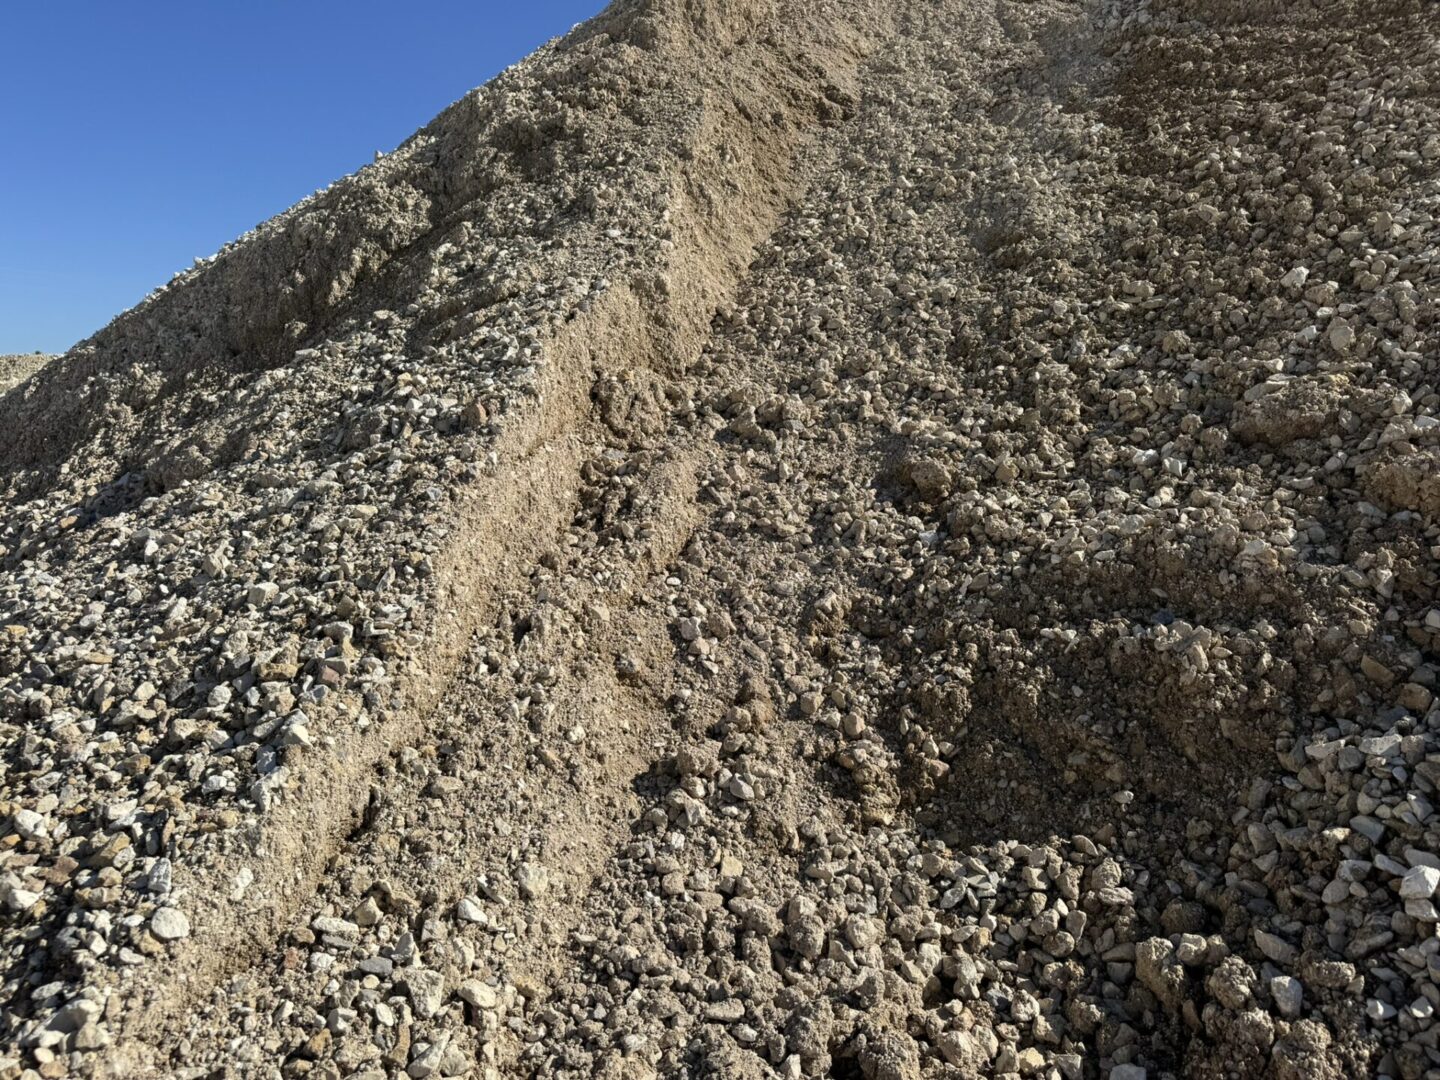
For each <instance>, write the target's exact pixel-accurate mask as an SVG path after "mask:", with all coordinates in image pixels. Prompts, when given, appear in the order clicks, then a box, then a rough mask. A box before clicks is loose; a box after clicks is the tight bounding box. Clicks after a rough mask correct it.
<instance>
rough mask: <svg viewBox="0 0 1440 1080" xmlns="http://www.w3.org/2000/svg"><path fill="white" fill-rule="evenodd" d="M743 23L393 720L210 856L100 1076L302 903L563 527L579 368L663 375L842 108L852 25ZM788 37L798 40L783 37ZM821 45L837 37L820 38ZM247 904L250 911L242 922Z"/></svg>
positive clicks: (499, 496)
mask: <svg viewBox="0 0 1440 1080" xmlns="http://www.w3.org/2000/svg"><path fill="white" fill-rule="evenodd" d="M656 6H659V5H656ZM761 8H762V9H763V8H764V6H761ZM690 10H691V11H692V12H693V13H700V14H706V13H707V12H711V10H712V9H710V8H707V7H706V6H705V5H700V6H692V7H691V8H690ZM736 10H740V9H734V8H732V9H731V14H732V16H733V12H735V11H736ZM744 10H749V9H744ZM757 22H758V24H759V25H758V26H757V29H756V31H755V35H756V36H755V37H754V38H752V39H750V41H749V42H748V43H747V44H745V45H743V46H739V48H738V50H737V52H736V54H735V55H733V56H731V57H730V58H729V63H731V64H732V65H733V67H732V69H731V72H732V75H733V78H732V79H731V81H730V90H729V92H726V93H722V92H714V91H712V92H710V93H708V94H707V98H706V103H705V118H706V119H705V123H704V124H703V125H702V127H701V128H700V130H698V131H697V132H695V133H694V134H693V136H692V139H691V143H690V146H691V150H692V156H691V159H690V162H689V164H688V165H687V166H686V167H684V168H683V169H681V170H679V172H678V174H677V175H676V176H675V178H674V181H673V195H672V206H671V207H670V213H671V217H672V223H673V225H674V232H675V237H676V240H675V247H674V250H673V252H672V253H671V257H670V261H669V273H668V274H667V275H666V279H665V280H664V281H662V282H658V283H647V284H648V286H649V287H648V288H647V289H646V292H647V293H651V295H644V294H642V293H641V292H640V291H638V290H632V289H630V288H617V289H616V290H614V291H612V293H611V294H610V295H609V296H608V297H607V298H605V299H604V300H602V301H601V302H600V303H599V304H598V305H597V306H596V307H595V308H594V309H593V310H592V311H591V312H590V313H588V314H587V315H586V316H584V317H582V318H581V319H579V320H577V321H575V322H574V323H572V324H571V325H570V326H568V327H567V328H566V329H565V330H564V331H562V332H561V333H560V334H559V335H557V337H556V338H555V340H554V341H553V342H552V343H551V344H550V346H549V349H548V350H547V351H548V354H549V358H548V362H547V366H546V376H545V388H544V391H543V393H542V395H541V405H540V406H539V407H538V408H537V409H535V410H533V411H532V412H531V413H529V414H528V415H527V416H525V418H524V419H523V420H521V421H520V422H519V423H517V424H515V425H514V426H513V427H511V428H510V429H509V430H508V431H507V432H506V433H505V435H504V436H503V438H504V443H503V449H502V451H501V454H500V463H499V465H498V467H497V470H496V472H495V474H494V475H493V476H492V477H490V478H489V479H488V480H486V481H485V482H484V483H483V484H480V485H477V487H476V489H475V490H474V491H473V492H472V493H471V494H469V495H468V496H467V497H466V507H467V508H466V509H465V510H464V511H463V512H462V514H461V515H460V519H459V521H458V522H457V525H456V527H455V528H454V530H453V532H452V534H451V539H450V541H449V543H448V545H447V549H446V551H445V553H444V555H443V556H442V559H441V560H440V567H441V568H440V572H439V577H440V580H441V581H442V582H445V587H446V589H447V591H448V603H446V604H444V605H443V608H442V610H441V612H439V613H437V617H436V621H435V623H434V625H433V626H432V627H431V629H430V631H429V634H428V640H427V641H426V643H425V650H426V653H427V656H428V659H427V660H426V662H425V663H424V664H423V665H422V666H421V667H420V668H419V669H418V670H417V671H415V672H414V673H413V674H412V675H411V677H410V678H409V679H408V680H407V683H408V686H407V694H408V704H407V705H406V707H405V709H404V711H403V713H402V714H401V716H400V717H399V718H398V719H396V720H394V721H391V722H388V723H386V724H384V725H381V727H380V730H379V732H377V733H372V734H368V735H361V736H358V737H355V738H351V739H342V740H341V741H340V742H339V744H338V745H337V746H336V748H335V752H334V753H333V755H330V756H329V759H328V760H325V761H323V763H321V762H317V763H315V764H313V765H311V766H309V767H307V768H305V769H304V771H303V773H302V775H301V777H300V779H299V781H298V783H297V789H298V790H299V791H301V792H303V795H301V796H300V797H298V798H294V799H292V800H290V801H289V802H288V803H286V804H282V805H281V806H280V807H279V808H277V810H276V811H275V812H274V813H273V816H272V818H271V820H270V822H269V823H267V825H266V827H265V830H264V832H263V834H262V835H261V836H258V837H254V838H253V841H252V846H251V850H252V852H253V853H254V857H250V858H242V859H234V860H225V861H224V862H222V863H221V864H220V865H218V866H216V867H214V868H213V869H211V870H209V871H207V872H204V873H202V874H197V875H196V880H195V883H194V885H193V886H192V889H191V897H192V900H191V902H192V903H193V904H194V905H195V907H194V919H193V921H194V924H195V926H196V927H197V931H196V933H195V935H194V937H193V938H192V939H191V940H190V941H188V942H187V943H185V945H184V946H183V947H182V948H181V949H180V950H179V951H178V952H177V954H176V955H175V956H174V958H173V961H172V963H171V964H170V965H169V969H168V971H167V974H166V979H165V980H164V983H163V984H162V985H152V986H150V987H148V988H147V990H148V993H147V994H146V997H145V998H144V1000H143V1003H142V1002H140V1001H137V1002H132V1005H131V1007H130V1008H129V1010H128V1011H127V1013H126V1015H125V1016H124V1017H123V1018H121V1023H122V1024H123V1027H122V1028H121V1044H120V1045H118V1046H117V1047H116V1048H114V1049H112V1050H111V1051H110V1053H109V1054H108V1055H107V1058H108V1061H109V1067H110V1071H111V1074H112V1075H130V1074H133V1073H134V1072H135V1071H136V1070H137V1069H138V1068H139V1067H140V1065H139V1062H140V1061H141V1060H143V1057H144V1053H143V1051H139V1052H137V1050H136V1046H137V1045H139V1043H140V1042H142V1041H143V1040H144V1039H145V1037H146V1035H147V1033H150V1032H154V1031H157V1030H162V1029H163V1028H164V1026H165V1025H166V1024H167V1022H168V1021H169V1020H170V1019H171V1018H172V1017H174V1016H175V1015H177V1013H179V1012H180V1011H182V1010H184V1009H186V1008H187V1007H188V1006H189V1005H190V1003H192V1002H193V1001H194V1000H195V998H196V996H197V995H198V994H200V993H203V992H204V990H205V989H206V988H207V987H208V986H209V985H211V984H213V983H214V981H215V980H216V979H217V978H218V977H219V976H220V975H221V973H223V972H224V971H225V970H227V969H230V968H233V967H234V966H235V965H236V964H237V963H239V962H241V961H242V958H243V957H245V956H247V955H253V953H254V950H255V948H256V945H257V944H258V943H263V942H265V941H267V940H268V939H270V938H271V937H272V936H273V934H274V932H275V931H276V930H277V929H278V927H279V926H281V925H282V924H283V922H284V916H286V915H287V914H288V913H289V912H291V911H293V909H294V907H295V905H296V904H297V903H299V901H300V900H301V899H302V898H303V897H304V896H307V895H309V894H310V893H311V892H312V891H313V890H314V887H315V883H316V881H317V880H318V877H319V875H320V873H321V872H322V870H323V867H324V865H325V862H326V859H327V858H328V857H329V855H330V854H331V852H332V851H333V850H334V847H335V845H336V844H337V843H338V842H339V841H340V840H341V839H342V838H343V837H344V835H345V834H346V833H347V832H348V831H349V829H350V828H351V827H352V823H353V822H354V821H355V820H356V819H357V818H358V817H359V814H360V811H361V809H362V806H363V802H364V799H365V797H366V795H367V791H368V789H367V787H366V785H365V783H364V782H363V778H364V777H365V776H366V775H367V773H368V770H369V769H370V768H371V767H372V765H373V763H374V762H375V761H376V760H377V759H378V758H379V757H380V756H381V755H383V754H384V753H385V752H387V751H388V750H390V749H392V748H393V747H395V746H397V745H401V744H404V743H406V742H409V741H411V740H413V739H414V738H415V737H416V736H417V734H418V733H419V732H420V731H422V730H423V729H424V717H425V716H426V715H427V713H428V711H429V710H430V709H431V708H433V706H434V704H435V702H436V701H437V700H438V699H439V696H440V694H441V693H442V691H443V689H444V687H445V685H446V684H447V682H448V680H449V679H450V678H451V676H452V674H453V672H454V669H455V665H456V663H457V662H458V661H459V659H460V658H461V657H462V656H463V652H464V647H465V644H466V642H467V640H468V638H469V635H470V633H471V631H472V630H473V628H474V627H475V626H476V625H477V624H478V623H479V622H480V621H481V620H482V619H483V618H484V617H485V616H486V614H487V613H488V612H489V610H490V606H491V601H492V599H493V597H494V594H495V590H496V588H497V586H498V585H499V584H500V583H501V582H503V581H504V580H505V579H506V578H507V576H509V575H512V574H514V573H515V571H516V570H517V569H518V568H519V567H521V566H523V565H524V564H525V562H526V559H527V555H528V554H529V553H530V552H531V551H532V550H533V549H534V547H535V545H536V543H537V541H538V540H539V539H540V538H541V537H543V536H544V535H546V534H547V533H548V532H551V531H553V530H554V528H555V527H556V526H558V525H559V523H560V522H561V521H562V520H563V512H564V509H565V508H566V507H568V506H569V505H571V502H572V500H573V495H574V490H575V487H576V485H577V483H578V473H577V468H578V464H579V462H578V459H577V458H576V456H575V452H574V439H573V438H571V437H568V436H567V435H566V433H567V432H571V431H574V430H575V427H576V426H577V421H578V419H579V416H580V415H581V412H582V410H583V409H584V408H585V406H586V404H587V401H588V398H589V394H590V389H591V385H592V381H593V377H594V374H595V372H596V371H597V370H599V371H602V372H603V371H612V372H613V371H624V370H625V369H626V368H627V367H631V366H650V367H654V368H658V369H660V370H665V369H667V368H669V367H670V366H671V365H672V363H673V362H674V360H675V359H677V358H682V357H685V356H691V355H695V354H697V353H698V350H699V348H700V346H701V343H702V341H703V336H704V332H705V328H706V327H707V325H708V323H709V320H710V317H711V313H712V312H713V310H714V308H715V305H716V304H717V302H718V301H719V299H720V298H721V297H722V296H724V295H725V294H726V292H727V291H728V290H729V289H730V288H731V287H732V286H733V284H734V282H735V281H736V279H737V278H738V275H739V274H740V272H741V271H742V270H743V268H744V266H745V264H746V262H747V259H748V254H749V252H750V251H751V250H752V248H753V246H754V245H755V244H756V243H757V242H758V241H759V240H760V239H762V238H763V237H764V235H765V234H766V232H767V231H768V229H769V228H770V227H771V226H772V224H773V222H774V221H775V220H776V218H777V215H778V213H779V211H780V209H781V208H782V207H783V205H784V201H785V199H786V198H788V197H790V196H791V195H792V194H793V191H792V190H791V181H790V179H789V176H788V165H789V162H790V161H791V159H792V156H793V154H794V152H795V151H796V149H797V148H798V147H799V145H801V142H802V141H803V139H804V138H805V136H806V133H807V131H808V130H810V129H811V128H812V127H813V126H814V125H815V124H817V123H819V122H821V121H823V120H826V119H832V118H834V117H835V116H837V115H839V114H840V113H842V112H843V111H844V108H845V106H844V99H845V97H846V91H845V89H844V87H846V85H847V83H848V82H849V80H850V79H851V77H852V76H853V73H854V70H855V67H856V65H857V64H858V62H859V60H860V59H861V57H862V55H863V53H864V51H865V43H866V39H865V37H864V36H863V35H862V33H861V32H860V30H859V28H857V27H847V28H837V27H835V26H833V25H831V24H829V23H828V22H827V21H826V20H825V19H819V18H816V17H815V15H814V13H813V12H806V13H803V18H802V19H801V20H800V21H796V12H794V11H793V10H790V11H780V10H778V9H770V10H769V11H768V12H767V13H764V15H763V20H757ZM705 25H706V24H704V23H703V22H702V24H701V29H704V26H705ZM802 27H803V29H804V31H805V34H806V35H807V36H799V31H800V28H802ZM787 28H788V29H790V30H794V31H796V34H795V35H794V36H792V35H789V34H786V33H785V32H784V31H785V29H787ZM832 34H833V35H834V37H835V39H836V40H828V38H829V36H830V35H832ZM683 40H684V47H685V48H688V49H693V50H694V55H693V56H692V57H691V58H690V61H689V62H701V63H704V62H708V61H709V60H710V59H715V58H712V57H708V56H707V50H708V48H709V46H707V44H706V43H705V42H704V41H703V40H696V39H693V38H686V39H683ZM782 41H783V44H782V43H781V42H782ZM677 62H678V61H677ZM796 69H799V70H796ZM837 97H838V98H840V99H841V100H840V101H836V100H835V98H837ZM747 117H749V118H755V117H764V118H766V122H760V123H755V122H752V119H747ZM652 290H653V292H652ZM656 292H658V294H659V296H660V297H661V299H659V300H658V302H657V301H656V300H655V299H653V298H652V297H653V293H656ZM241 869H248V870H249V871H250V872H251V873H252V874H253V880H252V883H251V885H250V887H249V890H248V892H247V897H248V899H247V901H246V904H245V906H244V908H243V909H241V908H238V907H237V905H235V904H234V903H233V902H232V901H231V900H230V899H229V896H230V893H231V888H232V886H231V883H232V882H233V881H234V880H235V875H236V874H237V873H238V872H239V871H240V870H241ZM261 902H263V903H264V905H265V907H264V909H263V911H261V910H256V907H257V906H258V904H259V903H261ZM132 1040H133V1041H132Z"/></svg>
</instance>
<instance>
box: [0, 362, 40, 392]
mask: <svg viewBox="0 0 1440 1080" xmlns="http://www.w3.org/2000/svg"><path fill="white" fill-rule="evenodd" d="M52 359H53V357H49V356H46V355H44V354H43V353H26V354H25V355H23V356H0V394H3V393H5V392H6V391H8V390H11V389H13V388H14V387H16V386H19V385H20V384H21V383H22V382H24V381H25V380H26V379H28V378H30V376H31V375H34V374H35V373H36V372H37V371H39V370H40V369H41V368H43V367H44V366H45V365H46V364H48V363H49V362H50V361H51V360H52Z"/></svg>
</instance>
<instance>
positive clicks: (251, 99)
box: [0, 0, 605, 353]
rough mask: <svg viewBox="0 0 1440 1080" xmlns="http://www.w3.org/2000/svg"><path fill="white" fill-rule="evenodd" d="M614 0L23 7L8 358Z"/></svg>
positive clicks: (166, 0)
mask: <svg viewBox="0 0 1440 1080" xmlns="http://www.w3.org/2000/svg"><path fill="white" fill-rule="evenodd" d="M604 7H605V0H525V2H523V3H519V4H504V3H494V2H492V0H469V2H463V0H406V2H403V3H402V2H395V0H392V2H389V3H383V2H379V0H186V2H178V0H141V2H138V3H125V2H117V0H12V2H8V3H4V4H3V11H0V353H12V352H33V351H35V350H37V349H38V350H42V351H45V352H60V351H63V350H64V349H66V348H68V347H69V346H70V345H72V344H74V343H75V342H77V341H80V340H82V339H84V338H86V337H88V336H89V335H90V334H92V333H94V332H95V331H96V330H98V329H100V328H101V327H102V326H104V325H105V324H106V323H107V322H109V321H110V319H111V318H113V317H114V316H115V315H118V314H119V313H120V312H121V311H123V310H125V309H126V308H128V307H130V306H132V305H133V304H135V303H136V302H137V301H138V300H140V299H141V298H142V297H143V296H144V295H145V294H146V293H148V292H149V291H150V290H151V289H153V288H154V287H155V286H157V285H160V284H162V283H163V282H165V281H166V280H168V279H169V278H170V277H171V275H173V274H174V273H175V272H176V271H177V270H180V269H183V268H184V267H187V266H189V265H190V263H191V262H193V261H194V260H195V259H196V258H197V257H199V256H203V255H209V254H211V253H213V252H214V251H215V250H216V249H217V248H219V247H220V246H221V245H222V244H224V243H225V242H227V241H229V240H232V239H234V238H235V237H236V236H238V235H239V234H240V233H242V232H244V231H245V230H247V229H249V228H252V227H253V226H255V225H257V224H258V223H260V222H261V221H264V220H265V219H266V218H268V217H270V216H271V215H273V214H276V213H278V212H279V211H281V210H284V209H285V208H286V207H287V206H290V205H291V204H292V203H295V202H296V201H298V200H299V199H301V198H302V197H304V196H305V195H307V194H309V193H310V192H311V191H314V190H315V189H316V188H318V187H323V186H324V185H325V184H328V183H329V182H330V181H332V180H335V179H338V178H339V177H341V176H343V175H345V174H346V173H349V172H353V171H354V170H355V169H357V168H359V167H360V166H361V165H364V164H365V163H366V162H368V161H370V160H371V158H372V157H373V156H374V153H375V151H376V150H391V149H393V148H394V147H395V146H397V145H398V144H399V143H401V142H403V141H404V140H405V139H406V138H407V137H408V136H409V135H410V134H411V133H413V132H414V131H415V130H416V129H417V128H419V127H421V126H422V125H423V124H425V122H426V121H428V120H429V119H430V118H431V117H432V116H434V115H435V114H436V113H438V112H439V111H440V110H441V109H443V108H444V107H445V106H446V105H448V104H449V103H450V102H452V101H454V100H455V99H457V98H459V97H461V96H462V95H463V94H464V93H465V92H466V91H467V90H470V89H471V88H473V87H475V86H479V85H480V84H481V83H483V82H486V81H487V80H488V79H490V78H491V77H492V76H493V75H495V74H496V73H497V72H499V71H501V70H502V69H504V68H505V67H508V66H509V65H510V64H513V63H514V62H515V61H517V60H519V59H521V58H522V57H523V56H525V55H526V54H527V53H529V52H530V51H531V50H532V49H534V48H535V47H536V46H537V45H539V44H541V43H542V42H544V41H547V40H548V39H550V38H552V37H555V36H556V35H558V34H562V33H564V32H565V31H567V30H569V29H570V27H572V26H573V25H574V24H575V23H577V22H581V21H583V20H584V19H588V18H589V17H591V16H592V15H595V14H596V13H598V12H599V11H601V10H602V9H603V8H604Z"/></svg>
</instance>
